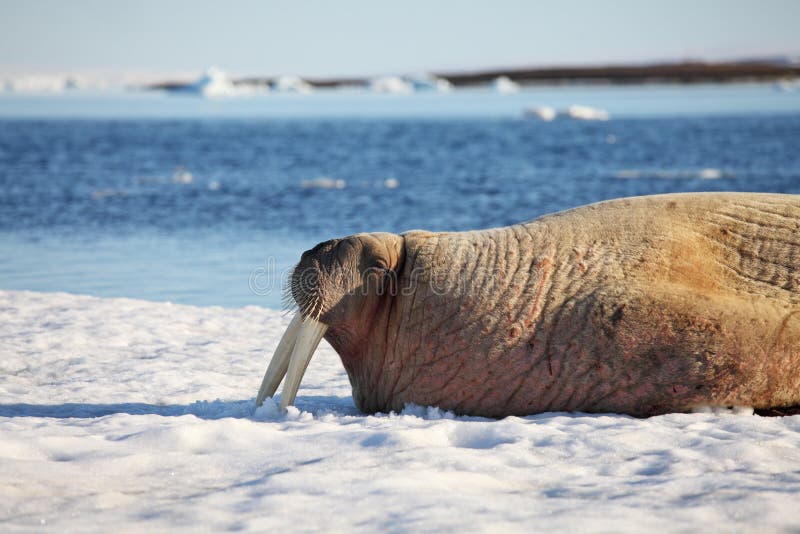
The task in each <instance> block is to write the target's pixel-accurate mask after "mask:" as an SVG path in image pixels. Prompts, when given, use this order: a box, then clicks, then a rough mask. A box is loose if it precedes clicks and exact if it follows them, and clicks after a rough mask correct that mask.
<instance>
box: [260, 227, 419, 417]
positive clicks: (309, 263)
mask: <svg viewBox="0 0 800 534" xmlns="http://www.w3.org/2000/svg"><path fill="white" fill-rule="evenodd" d="M403 259H404V251H403V237H402V236H399V235H395V234H390V233H373V234H357V235H353V236H349V237H345V238H342V239H332V240H330V241H324V242H322V243H320V244H318V245H316V246H315V247H314V248H312V249H310V250H307V251H306V252H304V253H303V254H302V256H301V258H300V262H299V263H298V264H297V266H296V267H295V269H294V271H293V273H292V277H291V281H290V285H289V292H290V295H291V299H292V300H294V302H295V303H296V304H297V309H298V313H297V315H296V316H295V317H294V319H293V320H292V322H291V323H290V324H289V326H288V328H287V329H286V332H285V333H284V335H283V338H281V341H280V343H279V344H278V347H277V348H276V349H275V354H274V355H273V357H272V360H271V361H270V364H269V366H268V368H267V371H266V373H265V374H264V379H263V380H262V382H261V387H260V389H259V392H258V396H257V397H256V403H257V404H258V405H261V404H262V403H263V401H264V399H265V398H266V397H271V396H272V395H274V394H275V391H276V390H277V388H278V385H279V384H280V382H281V380H282V379H283V378H284V376H286V383H285V384H284V389H283V393H282V395H281V403H280V407H281V408H282V409H283V408H285V407H286V406H288V405H289V404H291V403H293V402H294V398H295V395H296V394H297V389H298V387H299V386H300V381H301V380H302V377H303V374H304V373H305V369H306V367H307V366H308V363H309V361H311V357H312V356H313V354H314V351H315V350H316V348H317V345H319V342H320V341H321V340H322V337H323V336H324V335H325V332H326V331H327V330H328V327H329V326H330V325H334V326H336V325H339V324H340V323H342V322H347V321H348V320H349V318H351V317H358V316H362V315H364V314H366V313H369V308H370V303H371V302H372V301H374V300H375V299H380V298H382V297H383V296H384V295H385V293H386V292H385V291H384V287H385V285H386V284H387V276H386V275H387V274H388V273H393V274H396V273H397V271H398V270H399V269H400V268H401V267H402V264H403ZM388 278H391V277H388ZM395 280H396V278H395Z"/></svg>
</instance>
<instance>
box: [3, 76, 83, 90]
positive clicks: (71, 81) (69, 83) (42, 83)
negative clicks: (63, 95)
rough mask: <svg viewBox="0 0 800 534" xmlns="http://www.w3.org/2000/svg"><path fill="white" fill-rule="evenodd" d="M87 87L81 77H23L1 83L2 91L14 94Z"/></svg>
mask: <svg viewBox="0 0 800 534" xmlns="http://www.w3.org/2000/svg"><path fill="white" fill-rule="evenodd" d="M85 85H86V82H85V80H83V78H81V77H79V76H44V75H41V76H21V77H18V78H11V79H8V80H5V81H2V82H0V90H3V91H7V92H13V93H60V92H62V91H65V90H68V89H80V88H82V87H84V86H85Z"/></svg>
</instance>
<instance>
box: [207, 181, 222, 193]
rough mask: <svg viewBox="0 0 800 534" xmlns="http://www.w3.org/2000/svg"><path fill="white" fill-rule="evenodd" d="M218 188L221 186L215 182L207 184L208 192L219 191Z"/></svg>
mask: <svg viewBox="0 0 800 534" xmlns="http://www.w3.org/2000/svg"><path fill="white" fill-rule="evenodd" d="M220 187H222V184H220V183H219V182H218V181H217V180H213V181H211V182H208V189H209V191H219V188H220Z"/></svg>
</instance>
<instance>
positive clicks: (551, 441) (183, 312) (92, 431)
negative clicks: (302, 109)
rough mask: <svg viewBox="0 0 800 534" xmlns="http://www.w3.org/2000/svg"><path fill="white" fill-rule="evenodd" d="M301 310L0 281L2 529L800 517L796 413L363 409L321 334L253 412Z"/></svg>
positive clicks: (730, 521) (397, 528) (550, 524)
mask: <svg viewBox="0 0 800 534" xmlns="http://www.w3.org/2000/svg"><path fill="white" fill-rule="evenodd" d="M288 320H289V318H288V317H285V316H283V315H282V314H281V313H279V312H277V311H271V310H267V309H263V308H257V307H247V308H242V309H225V308H215V307H206V308H198V307H190V306H179V305H173V304H169V303H152V302H145V301H137V300H128V299H99V298H94V297H85V296H74V295H69V294H64V293H32V292H17V291H0V354H2V358H0V497H1V498H0V524H1V525H2V529H3V531H9V530H11V531H20V530H22V531H35V532H38V531H42V530H43V526H45V525H46V526H47V527H51V528H55V529H58V530H59V531H73V532H85V531H97V530H102V531H112V530H114V529H117V530H121V531H125V532H127V531H142V530H144V529H145V528H150V529H155V531H162V532H163V531H167V530H169V531H175V530H177V531H197V530H201V531H207V530H214V531H216V530H244V531H266V530H267V529H270V528H286V527H290V528H292V529H295V530H300V531H307V530H324V531H344V530H353V529H355V530H358V531H365V530H366V531H375V530H388V531H390V532H403V531H419V530H421V531H439V530H441V529H448V530H455V529H459V530H460V529H464V530H468V531H483V532H488V531H493V532H499V531H503V532H505V531H511V532H513V531H530V530H536V531H550V530H553V529H558V530H559V531H563V530H570V531H575V530H580V531H614V532H626V531H627V532H633V531H641V530H642V529H658V530H659V531H697V530H699V529H701V528H706V529H707V528H709V527H711V528H713V529H714V530H723V531H731V530H733V531H742V530H754V529H764V530H766V531H778V530H784V531H785V530H794V531H796V530H797V529H798V528H800V513H798V511H797V506H796V503H797V502H798V498H799V497H800V416H792V417H776V418H762V417H757V416H746V415H722V414H714V413H702V414H682V415H667V416H662V417H654V418H650V419H644V420H639V419H633V418H630V417H626V416H620V415H585V414H565V413H550V414H542V415H538V416H533V417H525V418H519V417H509V418H506V419H503V420H499V421H495V420H487V419H478V418H468V417H453V416H452V415H451V414H448V413H446V412H441V411H440V410H437V409H435V408H422V407H415V406H410V407H407V408H406V410H404V412H403V413H401V414H391V415H386V414H383V415H376V416H365V415H361V414H359V413H358V412H357V411H356V410H355V408H354V406H353V403H352V400H351V399H350V387H349V384H348V382H347V377H346V375H345V374H344V371H343V369H342V367H341V364H340V362H339V360H338V357H337V356H336V355H335V353H334V352H333V351H332V349H331V348H330V347H329V346H328V345H326V344H324V343H323V345H322V346H321V347H320V349H318V351H317V355H316V356H315V358H314V359H313V361H312V362H311V365H310V366H309V370H308V373H307V374H306V377H305V379H304V380H303V384H302V385H301V387H300V392H299V394H298V398H297V408H290V410H289V412H288V413H287V414H284V415H280V414H278V413H277V410H276V408H275V404H274V403H272V402H271V401H270V400H268V402H267V403H265V405H264V407H262V408H260V409H258V410H256V409H255V407H254V405H253V399H254V396H255V393H256V390H257V388H258V385H259V383H260V381H261V377H262V376H263V372H264V369H265V367H266V363H267V361H268V359H269V357H270V356H271V350H272V349H273V348H274V347H275V345H276V344H277V342H278V339H279V337H280V336H281V334H282V332H283V329H284V328H285V326H286V325H287V324H288Z"/></svg>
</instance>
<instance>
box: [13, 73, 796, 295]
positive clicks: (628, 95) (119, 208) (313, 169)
mask: <svg viewBox="0 0 800 534" xmlns="http://www.w3.org/2000/svg"><path fill="white" fill-rule="evenodd" d="M572 103H580V104H588V105H594V106H598V107H603V108H605V109H608V110H609V111H611V113H612V118H611V120H609V121H607V122H586V121H570V120H556V121H553V122H549V123H548V122H540V121H535V120H530V119H524V118H522V109H523V108H524V107H525V106H526V105H552V106H554V107H564V106H566V105H569V104H572ZM679 191H764V192H781V193H795V194H800V94H797V93H793V94H785V93H779V92H777V91H775V90H774V89H773V88H772V87H770V86H767V85H747V86H699V87H679V86H672V87H669V86H668V87H577V88H576V87H567V88H549V89H539V90H532V91H525V92H522V93H519V94H517V95H512V96H510V97H505V96H502V95H495V94H491V93H479V92H465V93H463V94H455V95H412V96H406V97H393V96H385V95H384V96H382V97H381V96H376V95H359V94H355V93H353V94H343V95H337V94H335V93H330V94H320V95H311V96H308V97H301V96H291V97H263V98H260V99H244V100H232V101H207V100H202V99H193V98H169V97H163V96H160V97H156V96H150V95H123V96H119V95H117V96H115V97H112V96H107V95H88V96H85V95H83V96H82V95H78V96H75V95H66V96H55V97H35V96H34V97H19V96H8V95H5V96H0V289H32V290H41V291H66V292H71V293H85V294H92V295H97V296H125V297H135V298H145V299H150V300H157V301H173V302H181V303H188V304H200V305H221V306H243V305H249V304H255V305H260V306H266V307H272V308H277V307H280V298H281V286H282V279H283V277H284V276H285V273H286V270H287V269H288V268H290V267H291V265H292V264H293V263H294V262H295V261H296V260H297V259H298V258H299V255H300V253H301V252H302V251H303V250H305V249H307V248H310V247H311V246H313V245H314V244H315V243H317V242H319V241H322V240H325V239H329V238H332V237H337V236H342V235H347V234H351V233H355V232H365V231H391V232H401V231H404V230H409V229H417V228H424V229H429V230H466V229H475V228H487V227H494V226H502V225H508V224H513V223H516V222H520V221H524V220H528V219H531V218H534V217H537V216H539V215H542V214H545V213H548V212H552V211H556V210H561V209H565V208H570V207H574V206H579V205H582V204H586V203H589V202H595V201H599V200H604V199H609V198H615V197H620V196H630V195H644V194H653V193H667V192H679Z"/></svg>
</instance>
